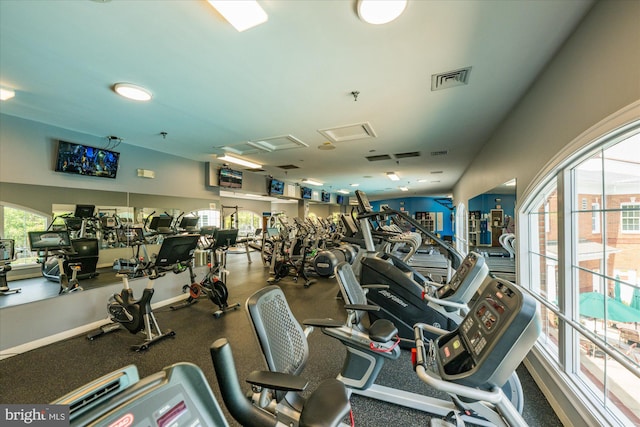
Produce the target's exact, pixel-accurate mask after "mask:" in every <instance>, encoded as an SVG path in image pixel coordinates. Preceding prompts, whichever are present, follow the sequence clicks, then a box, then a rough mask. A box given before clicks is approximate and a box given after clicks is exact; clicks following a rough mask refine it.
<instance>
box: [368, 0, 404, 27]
mask: <svg viewBox="0 0 640 427" xmlns="http://www.w3.org/2000/svg"><path fill="white" fill-rule="evenodd" d="M406 7H407V0H359V1H358V16H359V17H360V19H362V20H363V21H364V22H366V23H368V24H376V25H378V24H387V23H389V22H391V21H393V20H394V19H396V18H397V17H399V16H400V15H402V12H404V9H405V8H406Z"/></svg>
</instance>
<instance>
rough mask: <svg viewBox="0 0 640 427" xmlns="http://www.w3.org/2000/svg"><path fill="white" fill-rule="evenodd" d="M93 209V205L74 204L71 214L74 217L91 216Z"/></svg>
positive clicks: (94, 208)
mask: <svg viewBox="0 0 640 427" xmlns="http://www.w3.org/2000/svg"><path fill="white" fill-rule="evenodd" d="M95 210H96V207H95V205H76V210H75V212H74V213H73V216H74V217H76V218H92V217H93V212H94V211H95Z"/></svg>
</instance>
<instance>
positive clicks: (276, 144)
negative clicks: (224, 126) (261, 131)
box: [247, 135, 308, 152]
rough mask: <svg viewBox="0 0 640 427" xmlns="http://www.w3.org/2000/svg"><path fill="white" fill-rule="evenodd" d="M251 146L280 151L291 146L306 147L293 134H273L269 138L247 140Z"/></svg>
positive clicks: (269, 150)
mask: <svg viewBox="0 0 640 427" xmlns="http://www.w3.org/2000/svg"><path fill="white" fill-rule="evenodd" d="M247 144H249V145H250V146H252V147H255V148H258V149H260V150H263V151H268V152H272V151H281V150H289V149H291V148H306V147H308V145H307V144H305V143H304V142H302V141H300V140H299V139H298V138H296V137H295V136H293V135H281V136H274V137H271V138H263V139H260V140H257V141H249V142H247Z"/></svg>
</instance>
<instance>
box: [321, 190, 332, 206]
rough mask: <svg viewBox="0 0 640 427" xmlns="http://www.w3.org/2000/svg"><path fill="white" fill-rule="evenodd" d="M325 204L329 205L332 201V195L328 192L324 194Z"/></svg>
mask: <svg viewBox="0 0 640 427" xmlns="http://www.w3.org/2000/svg"><path fill="white" fill-rule="evenodd" d="M321 200H322V201H323V202H325V203H329V202H330V201H331V193H328V192H326V191H323V192H322V199H321Z"/></svg>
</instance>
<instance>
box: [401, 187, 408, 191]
mask: <svg viewBox="0 0 640 427" xmlns="http://www.w3.org/2000/svg"><path fill="white" fill-rule="evenodd" d="M398 188H399V189H400V191H409V189H408V188H407V187H398Z"/></svg>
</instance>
